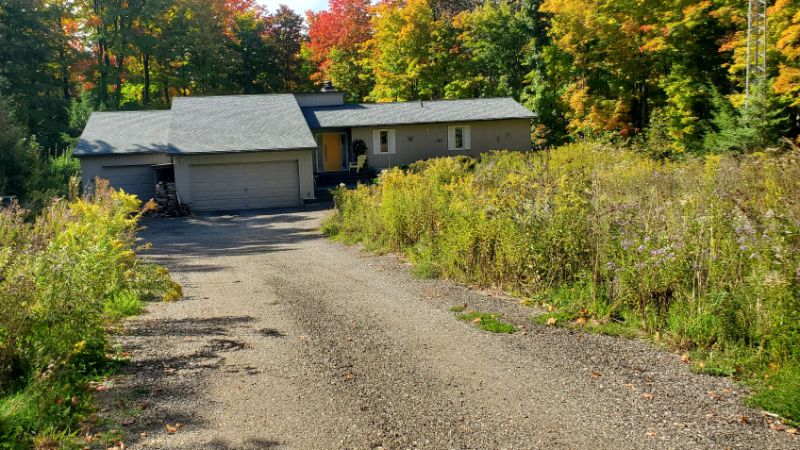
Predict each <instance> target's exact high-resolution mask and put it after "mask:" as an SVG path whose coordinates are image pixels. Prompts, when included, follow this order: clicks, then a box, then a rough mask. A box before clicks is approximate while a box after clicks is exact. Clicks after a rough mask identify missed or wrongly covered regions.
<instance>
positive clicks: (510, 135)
mask: <svg viewBox="0 0 800 450" xmlns="http://www.w3.org/2000/svg"><path fill="white" fill-rule="evenodd" d="M530 123H531V122H530V120H528V119H509V120H492V121H483V122H463V123H462V122H459V123H438V124H422V125H404V126H389V127H380V128H376V127H370V128H353V130H352V140H356V139H362V140H363V141H364V142H365V143H366V144H367V148H368V149H369V151H368V153H367V163H368V164H369V165H370V166H372V167H375V168H378V169H383V168H386V167H389V166H390V165H391V166H397V165H404V164H410V163H412V162H414V161H419V160H421V159H427V158H433V157H437V156H455V155H469V156H478V155H480V154H481V153H485V152H488V151H491V150H530V149H531V127H530ZM450 125H469V126H470V130H471V135H472V142H471V144H472V145H471V148H470V149H469V150H448V149H447V127H448V126H450ZM383 129H393V130H395V133H396V142H397V144H396V153H394V154H391V155H385V154H383V155H376V154H374V152H373V148H372V147H373V143H372V132H373V131H374V130H383Z"/></svg>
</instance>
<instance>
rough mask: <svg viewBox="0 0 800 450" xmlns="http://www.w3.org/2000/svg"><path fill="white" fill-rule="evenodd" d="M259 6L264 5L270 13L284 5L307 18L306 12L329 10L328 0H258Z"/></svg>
mask: <svg viewBox="0 0 800 450" xmlns="http://www.w3.org/2000/svg"><path fill="white" fill-rule="evenodd" d="M256 2H257V3H258V4H259V5H264V6H266V7H267V9H268V10H269V11H275V10H276V9H278V6H279V5H280V4H281V3H283V4H285V5H286V6H288V7H289V8H292V9H293V10H294V12H296V13H298V14H300V15H301V16H303V17H305V16H306V11H308V10H309V9H310V10H312V11H321V10H323V9H327V8H328V0H256Z"/></svg>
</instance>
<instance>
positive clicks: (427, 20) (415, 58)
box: [367, 0, 445, 102]
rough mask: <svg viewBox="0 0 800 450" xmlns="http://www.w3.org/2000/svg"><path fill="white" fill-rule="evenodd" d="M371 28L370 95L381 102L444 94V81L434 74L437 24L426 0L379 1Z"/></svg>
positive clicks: (368, 44)
mask: <svg viewBox="0 0 800 450" xmlns="http://www.w3.org/2000/svg"><path fill="white" fill-rule="evenodd" d="M372 28H373V30H374V32H373V36H372V38H371V39H370V40H369V41H368V42H367V49H368V52H369V55H370V57H371V59H372V68H373V74H374V76H375V87H374V88H373V89H372V92H371V93H370V96H369V97H370V99H372V100H374V101H379V102H380V101H403V100H414V99H431V98H440V97H442V96H443V86H444V85H445V83H444V82H443V80H441V79H437V78H436V77H435V76H434V74H435V73H436V70H435V66H434V59H435V55H434V52H433V49H434V39H433V36H434V34H435V32H436V24H435V22H434V18H433V10H432V9H431V7H430V5H429V4H428V2H427V0H408V1H407V2H405V4H396V3H393V2H384V3H381V4H379V5H378V6H377V7H376V8H375V17H374V18H373V19H372Z"/></svg>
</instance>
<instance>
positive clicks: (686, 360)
mask: <svg viewBox="0 0 800 450" xmlns="http://www.w3.org/2000/svg"><path fill="white" fill-rule="evenodd" d="M681 361H683V362H685V363H688V362H690V361H691V358H689V354H688V353H684V354H683V355H681Z"/></svg>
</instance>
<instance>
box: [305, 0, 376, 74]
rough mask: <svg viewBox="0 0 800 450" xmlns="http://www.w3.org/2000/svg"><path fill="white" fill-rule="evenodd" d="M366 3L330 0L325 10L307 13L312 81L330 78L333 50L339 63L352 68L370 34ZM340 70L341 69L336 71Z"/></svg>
mask: <svg viewBox="0 0 800 450" xmlns="http://www.w3.org/2000/svg"><path fill="white" fill-rule="evenodd" d="M370 19H371V14H370V1H369V0H330V2H329V4H328V10H327V11H320V12H318V13H313V12H311V11H309V12H307V13H306V20H307V21H308V49H309V50H310V55H311V60H312V61H313V62H314V63H315V64H316V65H317V68H318V70H317V72H316V73H315V74H314V79H315V80H317V81H319V80H324V79H331V78H332V76H331V72H330V66H331V64H333V63H334V60H333V55H332V54H331V53H332V52H333V51H336V57H337V59H338V62H339V63H342V64H344V65H353V64H355V62H356V61H357V60H358V53H359V50H360V48H361V46H362V44H363V43H364V42H366V41H367V40H368V39H369V38H370V36H371V34H372V29H371V25H370ZM339 70H341V69H339Z"/></svg>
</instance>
